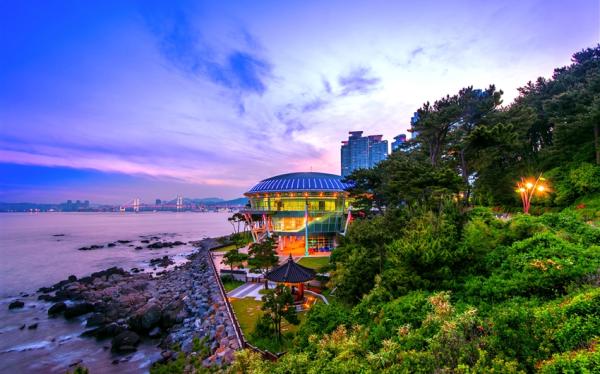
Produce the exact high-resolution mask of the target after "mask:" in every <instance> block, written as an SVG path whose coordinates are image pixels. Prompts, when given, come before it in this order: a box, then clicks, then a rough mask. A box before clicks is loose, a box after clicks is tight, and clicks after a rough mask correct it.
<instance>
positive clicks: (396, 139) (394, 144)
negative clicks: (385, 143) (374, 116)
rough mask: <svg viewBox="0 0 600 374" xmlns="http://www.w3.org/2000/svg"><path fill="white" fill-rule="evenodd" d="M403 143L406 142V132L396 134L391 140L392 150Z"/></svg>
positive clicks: (395, 149)
mask: <svg viewBox="0 0 600 374" xmlns="http://www.w3.org/2000/svg"><path fill="white" fill-rule="evenodd" d="M404 143H406V134H400V135H396V136H395V137H394V141H393V142H392V152H395V151H397V150H398V149H399V148H400V146H402V144H404Z"/></svg>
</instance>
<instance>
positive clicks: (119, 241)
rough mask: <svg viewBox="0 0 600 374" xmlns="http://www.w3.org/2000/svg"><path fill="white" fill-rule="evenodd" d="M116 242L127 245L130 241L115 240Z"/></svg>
mask: <svg viewBox="0 0 600 374" xmlns="http://www.w3.org/2000/svg"><path fill="white" fill-rule="evenodd" d="M117 242H118V243H120V244H127V243H131V240H117Z"/></svg>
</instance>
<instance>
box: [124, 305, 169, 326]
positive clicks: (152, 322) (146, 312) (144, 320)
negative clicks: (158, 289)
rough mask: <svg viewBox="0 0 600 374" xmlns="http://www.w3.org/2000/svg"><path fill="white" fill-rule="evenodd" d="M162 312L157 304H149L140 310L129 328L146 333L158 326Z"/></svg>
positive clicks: (132, 319) (131, 320)
mask: <svg viewBox="0 0 600 374" xmlns="http://www.w3.org/2000/svg"><path fill="white" fill-rule="evenodd" d="M161 315H162V311H161V309H160V307H159V306H158V305H156V304H147V305H145V306H143V307H142V308H141V309H139V310H138V311H137V312H136V313H135V315H133V316H132V317H131V318H130V319H129V321H128V324H129V327H131V328H132V329H133V330H135V331H140V332H146V331H150V330H152V328H153V327H155V326H156V325H158V323H159V322H160V318H161Z"/></svg>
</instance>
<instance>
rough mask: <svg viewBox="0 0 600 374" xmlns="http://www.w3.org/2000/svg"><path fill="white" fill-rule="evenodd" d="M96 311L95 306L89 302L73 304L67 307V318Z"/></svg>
mask: <svg viewBox="0 0 600 374" xmlns="http://www.w3.org/2000/svg"><path fill="white" fill-rule="evenodd" d="M93 311H94V306H93V305H92V304H90V303H88V302H83V303H79V304H75V305H72V306H70V307H67V309H65V312H64V313H65V318H67V319H69V318H75V317H79V316H82V315H84V314H87V313H90V312H93Z"/></svg>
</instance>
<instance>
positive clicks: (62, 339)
mask: <svg viewBox="0 0 600 374" xmlns="http://www.w3.org/2000/svg"><path fill="white" fill-rule="evenodd" d="M78 336H79V334H69V335H62V336H59V337H58V338H56V340H57V341H58V343H59V344H60V343H64V342H66V341H67V340H71V339H73V338H77V337H78Z"/></svg>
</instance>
